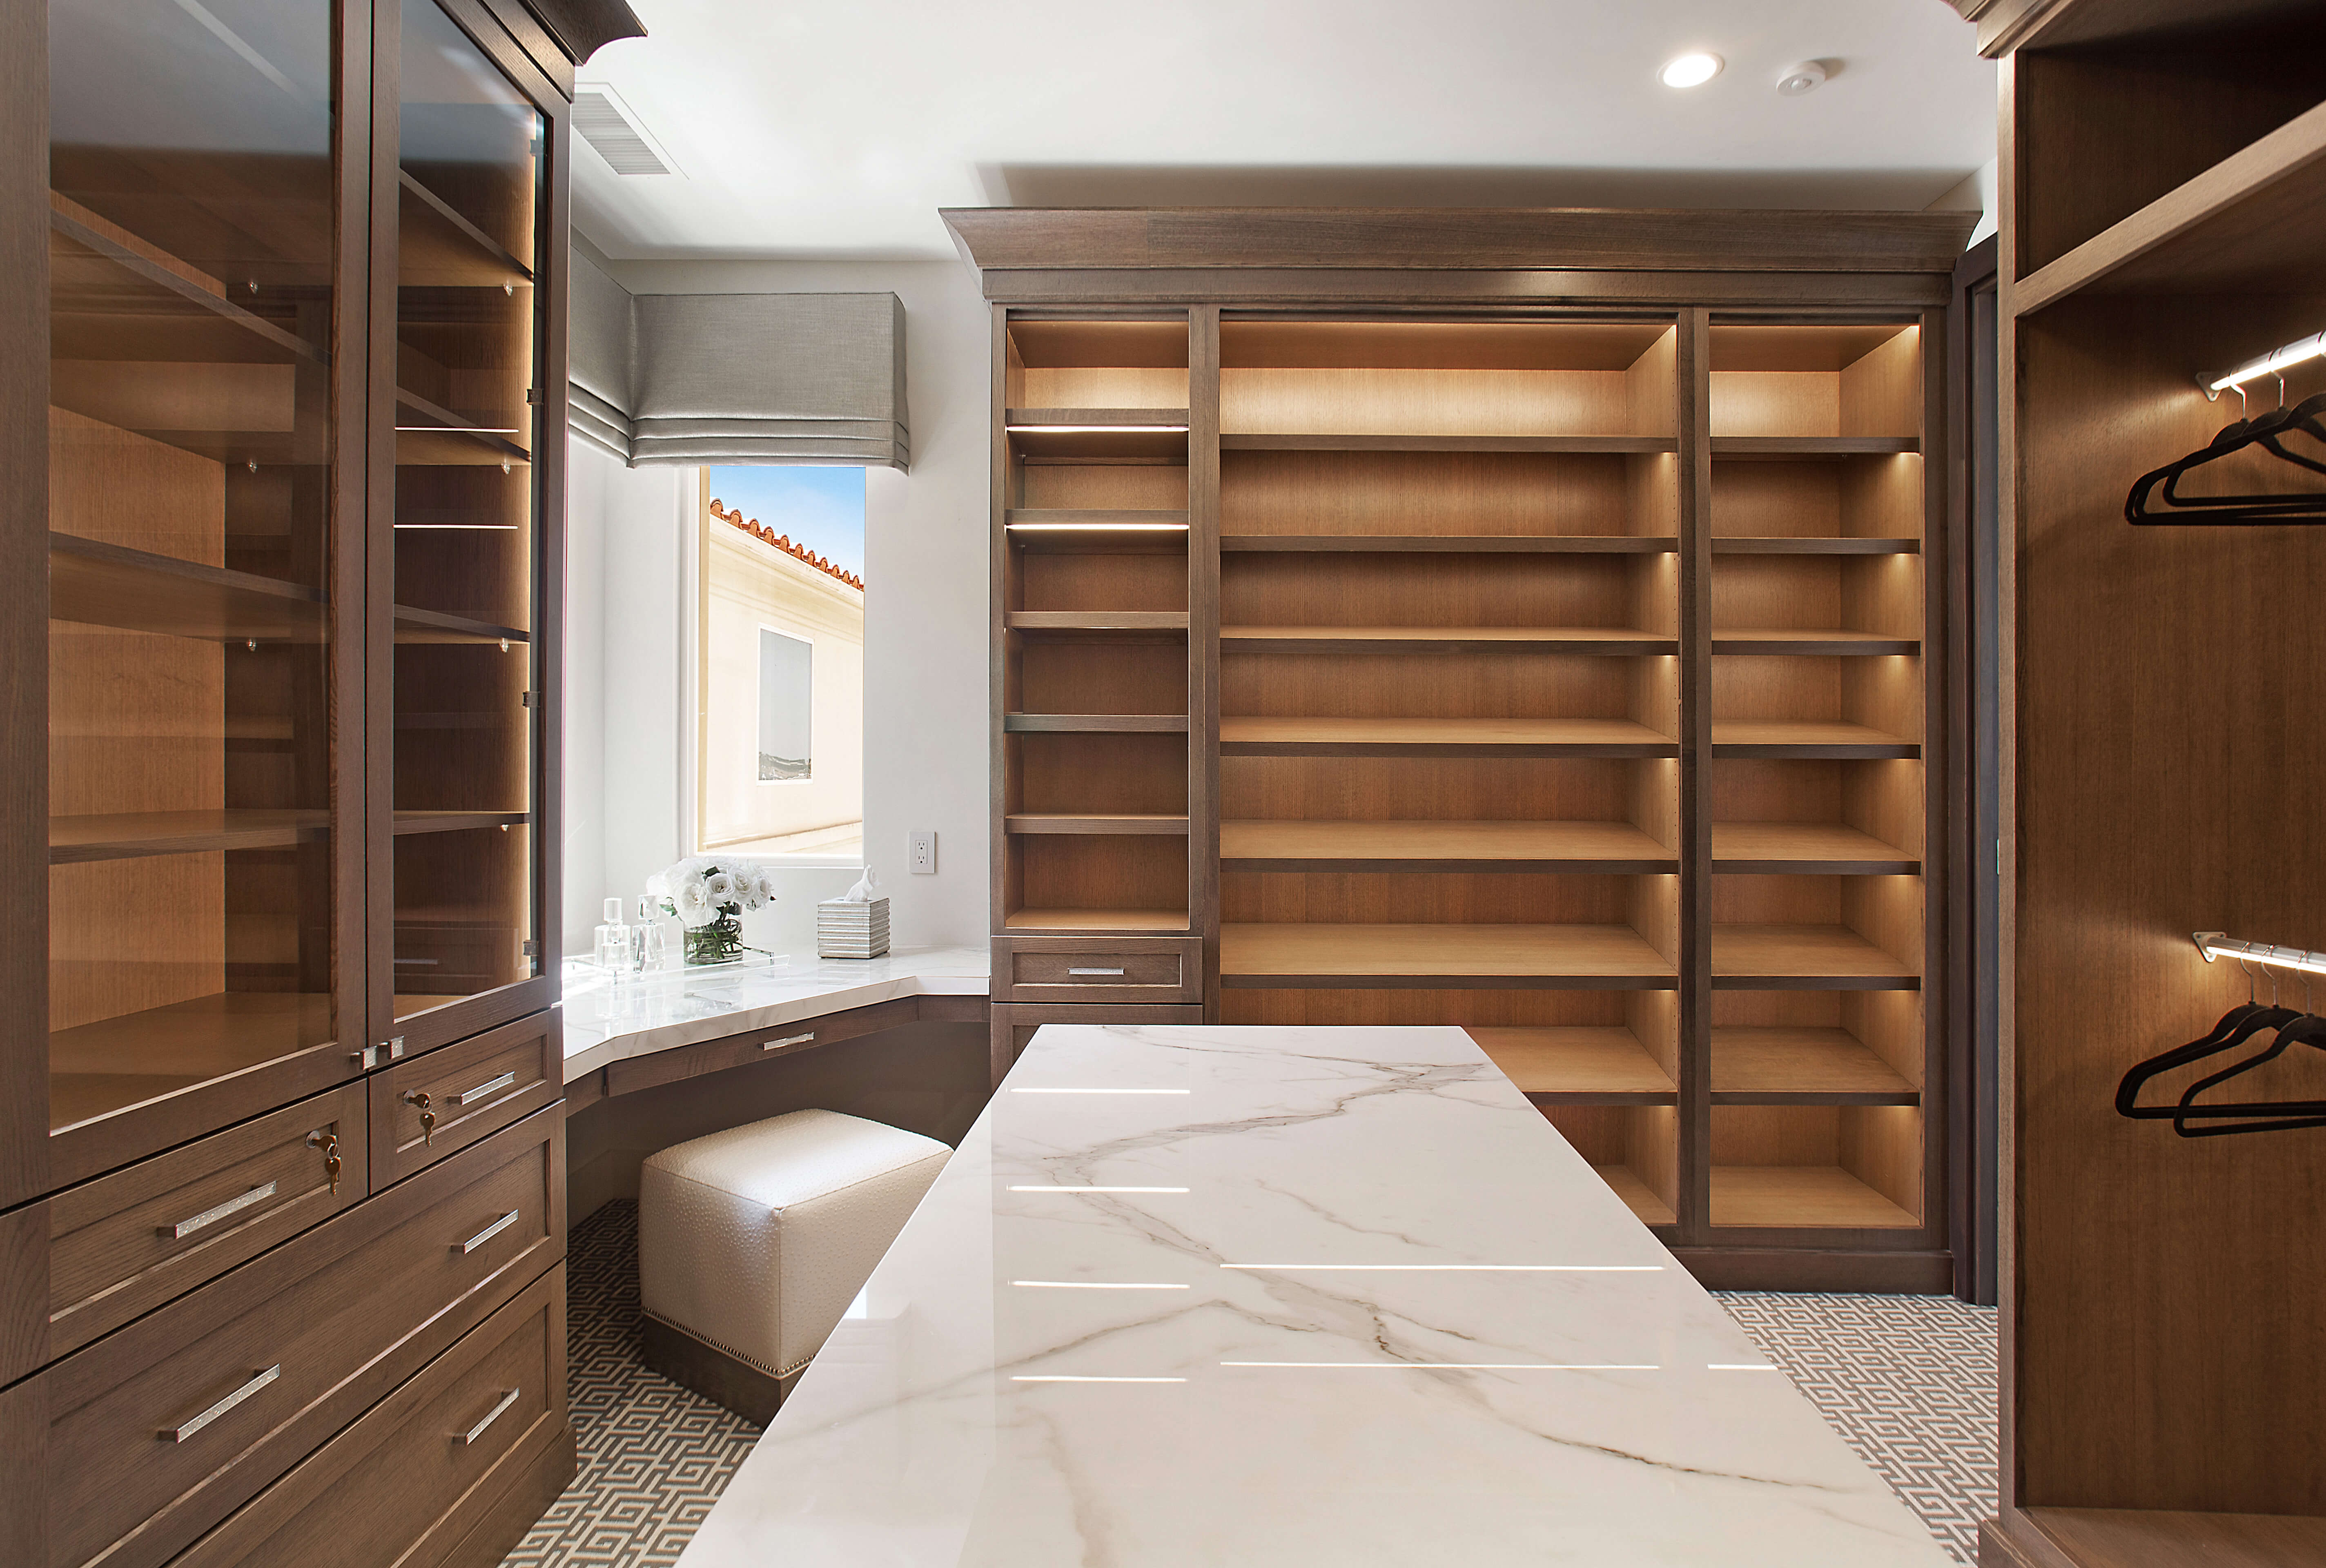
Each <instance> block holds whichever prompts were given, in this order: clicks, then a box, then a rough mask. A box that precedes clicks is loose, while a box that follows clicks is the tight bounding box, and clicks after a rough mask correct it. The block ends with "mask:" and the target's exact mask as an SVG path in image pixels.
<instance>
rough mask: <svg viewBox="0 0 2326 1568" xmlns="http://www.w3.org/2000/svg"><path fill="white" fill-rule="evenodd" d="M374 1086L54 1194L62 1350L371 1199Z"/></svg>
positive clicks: (56, 1326)
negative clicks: (369, 1094) (368, 1093)
mask: <svg viewBox="0 0 2326 1568" xmlns="http://www.w3.org/2000/svg"><path fill="white" fill-rule="evenodd" d="M367 1133H368V1122H367V1119H366V1116H365V1109H364V1086H363V1085H362V1084H361V1083H349V1084H347V1085H344V1086H342V1087H341V1088H339V1089H336V1090H332V1091H331V1092H330V1093H329V1094H319V1095H316V1096H314V1097H313V1098H312V1099H302V1100H301V1101H300V1102H299V1103H298V1104H296V1105H290V1106H285V1107H284V1108H283V1109H281V1110H278V1111H274V1112H271V1113H269V1114H268V1115H265V1116H262V1117H258V1118H255V1119H253V1120H251V1121H247V1122H244V1123H243V1124H242V1125H241V1126H239V1127H228V1128H227V1129H226V1130H225V1131H224V1132H219V1133H213V1134H211V1135H210V1136H209V1137H206V1138H201V1139H199V1140H198V1141H196V1142H194V1143H191V1144H188V1145H187V1146H185V1147H183V1148H180V1149H172V1151H171V1152H170V1153H168V1154H166V1155H155V1156H154V1158H152V1159H150V1160H142V1161H140V1162H139V1163H137V1164H134V1165H131V1166H130V1167H128V1168H127V1169H126V1170H122V1171H116V1172H115V1173H114V1174H112V1175H109V1176H100V1177H98V1179H97V1180H95V1181H93V1182H83V1183H81V1184H80V1185H79V1186H78V1187H71V1188H68V1189H67V1190H65V1191H64V1192H59V1193H58V1194H57V1195H56V1196H55V1197H53V1198H51V1199H50V1200H49V1204H48V1210H49V1354H50V1355H51V1356H61V1355H63V1354H65V1353H66V1352H68V1351H70V1350H79V1348H80V1347H81V1346H83V1345H85V1344H88V1342H89V1341H91V1340H94V1339H96V1338H97V1337H98V1335H100V1334H104V1333H108V1332H110V1331H113V1330H115V1329H117V1328H119V1327H120V1326H121V1325H122V1324H124V1323H126V1322H129V1321H130V1320H131V1319H132V1318H135V1317H136V1316H137V1315H138V1314H140V1313H145V1312H150V1311H151V1310H153V1309H154V1307H157V1306H159V1305H161V1304H163V1302H166V1301H170V1300H172V1299H173V1298H175V1297H177V1296H181V1295H183V1294H185V1293H186V1292H188V1291H190V1290H192V1289H194V1288H195V1287H196V1286H198V1285H203V1284H206V1283H207V1282H209V1281H210V1280H212V1279H215V1278H217V1277H218V1276H219V1275H221V1274H224V1273H225V1272H226V1271H227V1270H228V1269H229V1268H232V1267H233V1266H235V1265H237V1264H238V1263H242V1262H244V1261H246V1260H247V1259H249V1258H252V1257H256V1256H257V1255H258V1254H260V1253H262V1252H264V1251H265V1250H266V1249H267V1248H270V1247H272V1246H274V1244H275V1243H276V1242H278V1241H281V1240H283V1239H285V1238H286V1237H291V1236H296V1235H297V1234H298V1233H299V1232H300V1231H302V1230H304V1229H307V1228H308V1227H309V1226H311V1225H317V1224H321V1222H322V1221H323V1220H328V1219H330V1217H331V1216H332V1215H334V1214H336V1213H338V1212H339V1211H340V1210H342V1209H344V1208H346V1207H347V1206H348V1205H349V1204H350V1203H353V1202H357V1201H358V1199H360V1198H362V1197H363V1195H364V1192H365V1191H366V1186H365V1183H366V1181H367V1179H368V1167H367V1162H366V1157H365V1140H366V1135H367Z"/></svg>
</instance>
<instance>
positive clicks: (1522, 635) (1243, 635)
mask: <svg viewBox="0 0 2326 1568" xmlns="http://www.w3.org/2000/svg"><path fill="white" fill-rule="evenodd" d="M1220 642H1221V644H1222V645H1223V646H1224V647H1225V648H1227V649H1228V650H1230V651H1232V652H1240V653H1252V652H1261V651H1265V650H1270V649H1274V650H1278V651H1281V652H1285V653H1302V654H1364V653H1379V654H1388V653H1398V654H1407V653H1410V654H1447V653H1479V652H1489V651H1491V652H1497V653H1509V652H1518V653H1550V654H1676V653H1678V652H1679V639H1677V638H1675V637H1666V636H1657V635H1656V634H1655V633H1653V632H1643V631H1639V630H1635V629H1633V628H1631V627H1628V626H1624V627H1617V626H1223V627H1221V628H1220Z"/></svg>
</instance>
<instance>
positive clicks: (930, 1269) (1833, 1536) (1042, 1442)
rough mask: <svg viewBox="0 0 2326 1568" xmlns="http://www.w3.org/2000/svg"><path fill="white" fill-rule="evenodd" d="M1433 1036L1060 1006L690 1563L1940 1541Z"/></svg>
mask: <svg viewBox="0 0 2326 1568" xmlns="http://www.w3.org/2000/svg"><path fill="white" fill-rule="evenodd" d="M1949 1561H1950V1560H1949V1558H1948V1557H1947V1556H1946V1555H1945V1554H1943V1553H1942V1552H1941V1551H1940V1548H1939V1547H1938V1545H1936V1544H1935V1543H1934V1542H1933V1541H1932V1539H1931V1536H1930V1535H1929V1534H1928V1533H1927V1532H1926V1531H1925V1530H1924V1529H1923V1527H1922V1526H1921V1524H1920V1523H1919V1522H1918V1521H1917V1520H1916V1519H1915V1518H1914V1517H1913V1516H1912V1514H1910V1513H1909V1512H1908V1511H1907V1510H1906V1508H1904V1506H1903V1505H1902V1504H1901V1503H1900V1502H1899V1501H1898V1499H1897V1498H1895V1497H1894V1496H1893V1495H1892V1493H1891V1492H1890V1490H1889V1489H1888V1488H1887V1487H1886V1486H1884V1483H1883V1482H1882V1480H1881V1479H1880V1478H1879V1477H1877V1476H1876V1475H1875V1473H1874V1472H1873V1471H1870V1470H1868V1469H1867V1468H1866V1467H1865V1464H1864V1463H1862V1462H1861V1461H1859V1460H1858V1459H1857V1458H1856V1456H1854V1455H1853V1454H1852V1453H1851V1452H1849V1450H1848V1449H1847V1448H1846V1447H1845V1446H1844V1445H1843V1443H1842V1442H1841V1440H1840V1438H1838V1436H1836V1435H1835V1434H1834V1433H1833V1432H1832V1430H1831V1429H1830V1428H1829V1427H1828V1426H1827V1425H1826V1424H1825V1422H1824V1421H1823V1420H1822V1419H1821V1418H1820V1417H1819V1415H1818V1414H1817V1412H1816V1411H1815V1410H1814V1409H1813V1408H1811V1406H1810V1404H1809V1402H1808V1401H1807V1400H1806V1399H1804V1398H1802V1397H1801V1396H1800V1394H1798V1393H1797V1392H1795V1391H1794V1389H1793V1387H1792V1386H1791V1384H1790V1383H1789V1382H1788V1381H1787V1380H1786V1378H1785V1377H1784V1375H1783V1374H1782V1372H1779V1371H1777V1370H1776V1369H1773V1368H1772V1367H1771V1366H1770V1365H1769V1363H1768V1362H1767V1360H1766V1359H1765V1358H1763V1356H1762V1355H1761V1354H1760V1353H1759V1352H1758V1351H1757V1350H1754V1347H1753V1344H1752V1342H1751V1341H1749V1340H1747V1339H1746V1338H1745V1335H1744V1334H1743V1333H1742V1332H1741V1331H1739V1330H1738V1329H1737V1328H1736V1327H1735V1324H1734V1323H1733V1322H1731V1321H1730V1320H1729V1318H1728V1317H1727V1315H1726V1313H1723V1312H1722V1311H1721V1309H1720V1307H1719V1306H1718V1305H1717V1304H1716V1303H1715V1302H1714V1301H1713V1300H1712V1299H1711V1298H1710V1297H1709V1296H1707V1294H1705V1293H1704V1291H1703V1290H1702V1289H1701V1288H1700V1287H1699V1286H1698V1285H1697V1284H1696V1282H1695V1281H1694V1279H1692V1278H1691V1277H1690V1276H1689V1274H1688V1273H1687V1272H1686V1270H1684V1269H1683V1268H1682V1267H1681V1266H1679V1263H1678V1262H1676V1261H1675V1260H1674V1259H1673V1258H1672V1257H1671V1255H1670V1253H1668V1252H1666V1251H1665V1250H1664V1248H1662V1247H1661V1245H1659V1244H1658V1243H1657V1241H1656V1239H1654V1237H1652V1236H1651V1235H1650V1234H1649V1232H1648V1230H1647V1229H1646V1228H1645V1227H1643V1226H1642V1225H1641V1224H1640V1222H1639V1221H1638V1220H1636V1219H1634V1218H1633V1215H1632V1213H1631V1211H1629V1210H1627V1209H1626V1208H1625V1207H1624V1204H1623V1203H1622V1202H1621V1201H1620V1200H1618V1199H1617V1198H1616V1197H1615V1196H1614V1193H1612V1192H1610V1191H1609V1190H1608V1189H1607V1187H1606V1186H1605V1184H1604V1183H1602V1182H1601V1181H1600V1180H1599V1179H1598V1178H1597V1177H1596V1176H1595V1175H1594V1174H1592V1172H1591V1169H1590V1167H1589V1166H1588V1165H1587V1164H1585V1162H1584V1161H1583V1160H1582V1158H1581V1157H1580V1156H1578V1155H1577V1154H1576V1153H1575V1152H1574V1150H1573V1149H1572V1148H1570V1147H1569V1146H1568V1144H1567V1142H1566V1141H1565V1140H1564V1139H1563V1138H1561V1137H1559V1136H1558V1133H1557V1131H1556V1130H1555V1129H1553V1128H1552V1127H1551V1126H1550V1125H1549V1123H1548V1122H1546V1121H1545V1120H1544V1119H1543V1118H1542V1116H1541V1115H1540V1112H1538V1111H1537V1110H1536V1109H1534V1108H1533V1107H1532V1106H1531V1105H1530V1104H1529V1103H1528V1102H1527V1100H1526V1099H1525V1097H1523V1096H1522V1095H1521V1094H1520V1093H1519V1092H1518V1090H1515V1089H1514V1088H1512V1085H1511V1083H1510V1081H1508V1080H1507V1079H1505V1078H1504V1077H1503V1075H1502V1074H1501V1073H1500V1072H1497V1071H1496V1070H1495V1068H1494V1067H1493V1064H1492V1063H1491V1062H1488V1061H1487V1059H1486V1058H1485V1056H1484V1054H1483V1053H1481V1052H1480V1051H1479V1049H1478V1047H1477V1046H1476V1045H1475V1044H1473V1043H1472V1042H1471V1040H1470V1038H1469V1036H1468V1035H1465V1034H1464V1033H1462V1032H1461V1031H1460V1030H1458V1029H1445V1028H1400V1029H1386V1028H1370V1029H1366V1028H1234V1027H1224V1026H1219V1027H1214V1026H1203V1025H1177V1026H1163V1025H1156V1026H1150V1027H1144V1028H1134V1027H1129V1026H1120V1027H1102V1026H1063V1025H1048V1026H1046V1027H1045V1028H1043V1029H1042V1030H1041V1031H1040V1032H1039V1033H1038V1034H1037V1035H1035V1037H1034V1039H1033V1042H1032V1044H1030V1045H1029V1047H1028V1050H1027V1051H1026V1053H1025V1054H1024V1055H1023V1056H1021V1057H1020V1058H1019V1062H1018V1063H1017V1065H1016V1067H1015V1068H1013V1069H1012V1071H1011V1072H1010V1073H1009V1078H1008V1079H1007V1080H1006V1081H1005V1082H1004V1083H1003V1085H1002V1088H1001V1089H1000V1091H999V1092H998V1093H996V1095H995V1096H994V1099H993V1101H992V1103H991V1105H990V1106H989V1107H988V1108H987V1109H986V1111H985V1114H984V1115H983V1116H982V1117H981V1118H979V1120H978V1122H977V1125H976V1127H974V1128H973V1129H972V1131H971V1133H970V1134H969V1136H968V1137H967V1138H965V1139H964V1140H963V1143H962V1146H961V1147H960V1149H959V1150H958V1152H956V1153H955V1154H954V1157H953V1159H952V1161H951V1163H950V1164H948V1165H947V1166H946V1167H945V1170H944V1174H943V1175H942V1176H940V1177H939V1178H938V1181H937V1183H936V1185H935V1187H934V1188H933V1189H932V1190H931V1191H930V1192H929V1194H928V1196H927V1197H926V1199H925V1200H923V1202H922V1203H921V1205H920V1207H919V1209H918V1210H917V1211H916V1212H915V1213H914V1215H913V1217H912V1219H911V1220H910V1221H909V1222H908V1223H907V1226H906V1228H905V1230H904V1233H903V1234H902V1235H901V1236H900V1237H898V1240H897V1243H896V1245H895V1246H894V1247H892V1248H890V1249H889V1254H888V1256H887V1257H886V1258H885V1259H883V1261H882V1262H881V1264H880V1266H879V1268H878V1269H877V1270H876V1271H875V1272H874V1273H873V1275H872V1277H871V1280H870V1283H869V1285H867V1286H866V1288H865V1294H864V1296H863V1298H862V1299H861V1302H860V1303H859V1305H858V1308H857V1309H855V1311H854V1313H851V1316H850V1317H849V1318H847V1319H845V1320H843V1321H842V1323H841V1325H840V1327H839V1329H838V1330H837V1331H835V1332H834V1334H833V1337H832V1339H831V1341H829V1342H828V1343H827V1344H826V1345H825V1346H824V1347H823V1351H822V1352H821V1353H820V1354H819V1355H818V1356H817V1357H816V1359H815V1361H814V1365H812V1366H811V1367H810V1368H809V1369H808V1371H807V1373H806V1375H805V1377H804V1378H802V1379H801V1381H800V1383H799V1385H798V1387H796V1389H795V1391H794V1392H793V1394H792V1396H791V1397H790V1398H789V1399H788V1400H787V1401H786V1404H785V1406H784V1407H783V1410H782V1411H781V1413H780V1414H778V1415H777V1417H776V1420H775V1422H774V1424H772V1425H770V1426H769V1427H768V1431H767V1433H766V1434H765V1435H764V1436H762V1437H761V1439H760V1440H759V1443H758V1446H757V1448H755V1449H754V1450H753V1452H752V1453H751V1455H750V1457H749V1459H748V1460H746V1461H744V1464H743V1466H742V1468H741V1470H740V1471H739V1472H738V1474H737V1475H736V1477H735V1479H734V1480H733V1481H732V1482H731V1483H730V1485H729V1487H728V1489H727V1492H726V1495H725V1496H724V1497H723V1498H721V1501H720V1502H719V1503H718V1505H717V1506H716V1507H715V1508H713V1509H712V1512H711V1513H710V1515H709V1517H707V1518H706V1519H705V1520H704V1521H703V1524H702V1529H701V1531H700V1532H699V1533H698V1534H697V1535H696V1536H695V1537H694V1539H693V1543H692V1545H689V1546H688V1548H687V1550H686V1554H685V1555H684V1557H683V1558H682V1559H681V1560H680V1564H681V1568H768V1565H771V1564H783V1565H793V1564H795V1565H798V1568H809V1565H814V1568H871V1565H873V1564H879V1565H880V1568H1004V1565H1008V1568H1080V1565H1083V1564H1106V1565H1108V1568H1210V1565H1214V1564H1217V1565H1222V1568H1225V1565H1229V1564H1233V1565H1235V1568H1262V1565H1264V1568H1314V1565H1316V1564H1324V1563H1330V1564H1336V1565H1339V1564H1363V1565H1367V1568H1372V1565H1387V1564H1396V1565H1399V1568H1407V1565H1411V1568H1422V1565H1428V1568H1501V1565H1503V1564H1512V1565H1515V1564H1521V1563H1523V1564H1527V1565H1528V1568H1543V1565H1545V1564H1554V1563H1558V1564H1576V1565H1586V1564H1587V1565H1590V1568H1616V1565H1624V1564H1658V1565H1677V1564H1689V1565H1690V1568H1710V1565H1718V1568H1761V1565H1764V1564H1765V1565H1770V1568H1774V1565H1776V1564H1781V1563H1782V1564H1784V1565H1785V1568H1908V1565H1911V1568H1941V1565H1942V1564H1945V1563H1948V1562H1949Z"/></svg>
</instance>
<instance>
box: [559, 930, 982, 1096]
mask: <svg viewBox="0 0 2326 1568" xmlns="http://www.w3.org/2000/svg"><path fill="white" fill-rule="evenodd" d="M990 965H991V960H990V959H989V957H988V956H987V954H986V952H985V951H984V950H983V949H982V948H967V947H956V948H902V949H899V950H898V951H895V952H892V953H890V954H889V955H888V956H887V957H885V958H877V959H818V958H812V957H803V956H789V957H787V956H786V955H783V954H756V955H749V956H747V957H746V958H745V959H744V960H741V961H740V962H737V963H731V964H713V965H706V966H703V967H701V968H693V967H690V966H688V965H686V964H684V963H682V962H680V961H679V960H678V959H677V958H676V957H673V958H672V959H671V960H669V961H668V962H667V963H665V966H664V967H663V968H662V969H661V970H658V971H656V972H654V973H650V974H645V975H626V976H615V975H610V974H609V973H607V972H606V971H605V970H601V969H600V968H599V967H598V966H597V965H596V964H593V963H591V962H588V961H587V960H581V959H568V960H566V961H565V968H564V972H563V992H564V995H563V1003H562V1006H563V1010H564V1014H565V1081H567V1082H568V1083H571V1082H572V1081H573V1080H575V1079H577V1078H579V1077H581V1075H582V1074H584V1073H587V1072H595V1071H597V1070H598V1069H599V1068H600V1067H603V1066H605V1065H606V1064H607V1063H608V1062H620V1061H623V1060H625V1059H627V1058H629V1057H632V1056H648V1055H652V1054H653V1053H656V1052H657V1051H668V1050H671V1049H674V1048H675V1047H677V1046H681V1045H698V1044H702V1042H703V1041H706V1040H718V1039H722V1038H724V1037H725V1036H727V1035H734V1034H740V1033H741V1032H743V1031H744V1030H748V1029H765V1028H771V1027H774V1026H775V1025H781V1024H791V1023H796V1022H798V1021H799V1020H801V1019H803V1018H818V1017H822V1016H824V1015H826V1014H828V1013H837V1012H842V1011H844V1010H846V1009H847V1008H850V1007H870V1006H871V1005H872V1004H874V1003H875V1002H888V1001H894V1000H896V999H897V998H898V997H982V996H983V995H985V992H986V976H987V973H988V970H989V967H990Z"/></svg>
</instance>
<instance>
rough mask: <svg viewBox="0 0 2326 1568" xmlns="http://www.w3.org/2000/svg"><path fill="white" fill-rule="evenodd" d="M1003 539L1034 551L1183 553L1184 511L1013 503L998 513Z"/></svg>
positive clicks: (1184, 547) (1184, 537)
mask: <svg viewBox="0 0 2326 1568" xmlns="http://www.w3.org/2000/svg"><path fill="white" fill-rule="evenodd" d="M1003 524H1004V529H1005V531H1006V532H1007V533H1008V534H1009V542H1010V543H1012V544H1015V545H1017V546H1018V547H1019V549H1021V550H1028V551H1032V552H1035V553H1037V554H1075V555H1184V554H1186V550H1187V514H1186V513H1185V512H1184V511H1182V512H1164V511H1152V512H1147V511H1138V512H1127V511H1095V510H1087V509H1072V510H1070V509H1067V508H1065V507H1055V508H1053V507H1042V508H1034V509H1024V508H1013V509H1012V510H1010V511H1009V512H1008V513H1007V514H1005V515H1004V517H1003Z"/></svg>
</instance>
